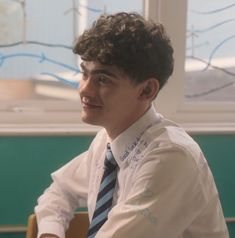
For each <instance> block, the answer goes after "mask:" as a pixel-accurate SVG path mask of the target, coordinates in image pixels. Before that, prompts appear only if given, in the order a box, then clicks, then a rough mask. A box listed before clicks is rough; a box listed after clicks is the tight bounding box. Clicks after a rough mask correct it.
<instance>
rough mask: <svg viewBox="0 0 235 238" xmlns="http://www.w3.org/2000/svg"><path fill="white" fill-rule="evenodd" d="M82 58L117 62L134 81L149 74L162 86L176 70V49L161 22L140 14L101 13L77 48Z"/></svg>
mask: <svg viewBox="0 0 235 238" xmlns="http://www.w3.org/2000/svg"><path fill="white" fill-rule="evenodd" d="M74 53H75V54H79V55H81V57H82V59H83V60H86V61H98V62H99V63H101V64H108V65H115V66H117V67H119V68H120V69H121V70H123V71H124V72H125V73H127V74H128V75H129V76H130V77H131V78H132V79H133V81H134V82H136V83H138V82H142V81H144V80H147V79H148V78H150V77H154V78H156V79H157V80H158V81H159V84H160V88H162V86H163V85H164V84H165V83H166V81H167V79H168V78H169V76H170V75H171V74H172V72H173V67H174V60H173V48H172V45H171V42H170V39H169V37H168V36H167V34H166V31H165V29H164V26H163V25H162V24H156V23H154V22H152V21H147V20H145V19H144V18H143V17H142V16H141V15H139V14H137V13H125V12H120V13H116V14H113V15H101V16H100V18H99V19H98V20H97V21H95V22H94V23H93V25H92V27H91V28H90V29H88V30H86V31H85V32H84V33H83V34H82V35H81V36H80V37H79V38H78V41H77V43H76V45H75V47H74Z"/></svg>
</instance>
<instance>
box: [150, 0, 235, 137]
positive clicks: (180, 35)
mask: <svg viewBox="0 0 235 238" xmlns="http://www.w3.org/2000/svg"><path fill="white" fill-rule="evenodd" d="M234 8H235V4H234V1H232V0H225V1H224V0H223V1H222V0H216V1H214V0H213V1H206V2H205V1H202V0H188V1H186V0H179V1H170V0H164V1H160V0H159V1H158V10H156V11H155V15H158V19H159V20H160V21H161V22H163V23H164V24H165V25H166V27H167V30H168V32H169V34H170V36H171V38H172V41H173V45H174V48H175V71H174V74H173V76H172V77H171V79H170V80H169V83H168V84H167V85H166V87H165V89H163V90H162V92H160V95H159V96H160V97H159V99H157V100H156V107H157V108H158V110H159V111H160V112H162V113H163V114H164V115H166V116H168V117H170V118H171V119H173V120H175V121H177V122H178V123H180V124H182V125H183V126H185V127H186V128H190V129H191V130H192V131H193V130H195V131H200V132H201V131H204V130H207V132H208V131H211V132H212V131H213V132H219V131H223V132H226V133H228V132H233V131H234V125H235V87H234V83H235V57H234V56H235V48H234V47H233V45H234V43H235V35H234V33H233V29H234V25H235V20H234V17H233V13H234ZM153 15H154V14H153ZM150 16H151V15H150ZM155 17H156V16H155Z"/></svg>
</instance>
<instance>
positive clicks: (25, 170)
mask: <svg viewBox="0 0 235 238" xmlns="http://www.w3.org/2000/svg"><path fill="white" fill-rule="evenodd" d="M91 140H92V138H91V137H1V138H0V188H1V190H0V191H1V196H0V211H1V212H0V224H1V225H2V224H25V223H26V221H27V215H28V214H30V213H32V212H33V207H34V206H35V204H36V199H37V197H38V196H39V195H40V194H41V193H42V192H43V190H44V189H45V187H46V186H47V185H48V184H49V183H50V182H51V180H50V173H51V172H53V171H54V170H56V169H57V168H59V167H61V166H62V165H63V164H65V163H66V162H68V161H69V160H70V159H72V158H73V157H75V156H76V155H77V154H80V153H81V152H83V151H84V150H86V148H87V147H88V146H89V144H90V142H91Z"/></svg>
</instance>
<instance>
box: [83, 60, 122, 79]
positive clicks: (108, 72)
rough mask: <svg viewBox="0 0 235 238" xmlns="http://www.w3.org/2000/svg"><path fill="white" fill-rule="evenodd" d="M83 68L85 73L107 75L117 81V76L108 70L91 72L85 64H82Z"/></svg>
mask: <svg viewBox="0 0 235 238" xmlns="http://www.w3.org/2000/svg"><path fill="white" fill-rule="evenodd" d="M80 66H81V68H82V69H83V70H84V71H85V72H89V73H90V74H91V75H94V74H105V75H107V76H110V77H113V78H115V79H117V78H118V77H117V75H115V74H113V73H111V72H110V71H109V70H106V69H94V70H91V71H89V70H88V69H87V68H86V66H85V65H84V63H81V64H80Z"/></svg>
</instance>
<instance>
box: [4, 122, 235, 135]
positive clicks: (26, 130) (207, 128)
mask: <svg viewBox="0 0 235 238" xmlns="http://www.w3.org/2000/svg"><path fill="white" fill-rule="evenodd" d="M179 125H180V126H182V127H183V128H184V129H185V130H186V131H187V132H188V133H189V134H190V135H228V134H233V135H235V123H179ZM100 129H101V127H98V126H91V125H88V124H85V123H79V124H52V125H50V124H31V125H30V124H29V125H23V124H2V125H1V124H0V136H94V135H96V133H97V132H98V131H99V130H100Z"/></svg>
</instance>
